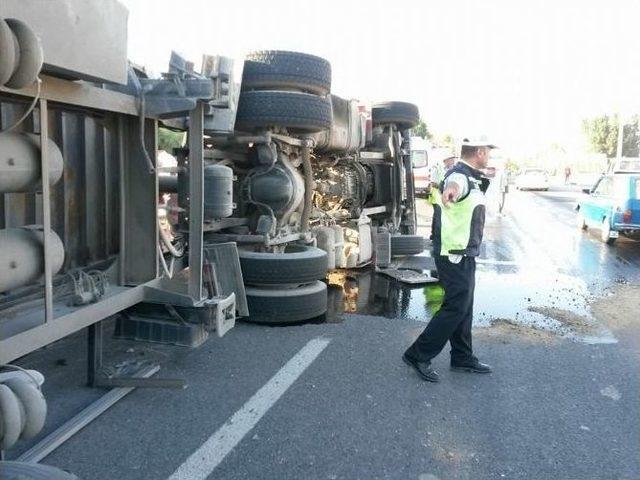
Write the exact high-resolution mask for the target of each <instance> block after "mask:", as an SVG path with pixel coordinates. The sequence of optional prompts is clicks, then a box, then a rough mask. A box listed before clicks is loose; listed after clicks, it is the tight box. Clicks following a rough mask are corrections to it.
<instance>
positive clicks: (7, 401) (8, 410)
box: [0, 383, 23, 478]
mask: <svg viewBox="0 0 640 480" xmlns="http://www.w3.org/2000/svg"><path fill="white" fill-rule="evenodd" d="M22 419H23V416H22V411H21V405H20V401H19V400H18V397H16V396H15V394H14V393H13V392H12V391H11V389H10V388H9V387H7V386H6V385H4V384H1V383H0V450H8V449H10V448H11V447H12V446H13V445H15V443H16V442H17V441H18V439H19V438H20V433H21V432H22ZM0 478H2V477H0Z"/></svg>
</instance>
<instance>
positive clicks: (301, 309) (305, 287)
mask: <svg viewBox="0 0 640 480" xmlns="http://www.w3.org/2000/svg"><path fill="white" fill-rule="evenodd" d="M239 256H240V266H241V268H242V276H243V280H244V283H245V284H246V285H247V287H246V288H245V291H246V295H247V303H248V307H249V317H248V318H247V319H246V320H247V321H249V322H253V323H260V324H269V325H287V324H294V323H300V322H304V321H306V320H311V319H314V318H316V317H319V316H321V315H323V314H324V313H325V312H326V311H327V285H326V284H325V283H324V282H322V280H323V279H324V278H325V276H326V274H327V253H326V252H325V251H323V250H320V249H319V248H315V247H308V246H304V245H289V246H287V247H286V248H285V250H284V252H282V253H265V252H252V251H247V250H240V251H239Z"/></svg>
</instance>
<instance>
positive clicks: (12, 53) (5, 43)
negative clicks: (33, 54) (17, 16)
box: [0, 18, 16, 86]
mask: <svg viewBox="0 0 640 480" xmlns="http://www.w3.org/2000/svg"><path fill="white" fill-rule="evenodd" d="M15 42H16V40H15V39H14V36H13V33H12V32H11V28H9V25H8V24H7V22H6V21H5V20H4V19H2V18H0V58H1V59H2V61H1V62H0V86H2V85H4V84H5V83H7V81H8V80H9V79H10V78H11V75H13V71H14V70H15V69H16V47H15Z"/></svg>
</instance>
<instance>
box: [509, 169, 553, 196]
mask: <svg viewBox="0 0 640 480" xmlns="http://www.w3.org/2000/svg"><path fill="white" fill-rule="evenodd" d="M516 188H517V189H518V190H545V191H546V190H549V175H548V174H547V172H545V171H544V170H543V169H541V168H526V169H525V170H523V171H522V172H521V173H520V175H518V176H517V177H516Z"/></svg>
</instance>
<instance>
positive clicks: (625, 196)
mask: <svg viewBox="0 0 640 480" xmlns="http://www.w3.org/2000/svg"><path fill="white" fill-rule="evenodd" d="M583 193H584V194H585V195H584V196H583V197H582V198H580V200H579V201H578V205H577V206H576V210H577V222H578V227H579V228H580V229H582V230H586V229H587V228H591V227H593V228H597V229H600V238H601V240H602V241H603V242H605V243H607V244H609V245H613V244H614V243H615V241H616V239H617V238H618V236H619V235H620V234H622V235H624V236H627V237H632V238H633V237H636V238H640V173H635V174H629V173H614V174H607V175H603V176H602V177H600V179H599V180H598V181H597V183H596V184H595V185H594V187H593V188H590V189H589V188H586V189H584V190H583Z"/></svg>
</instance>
